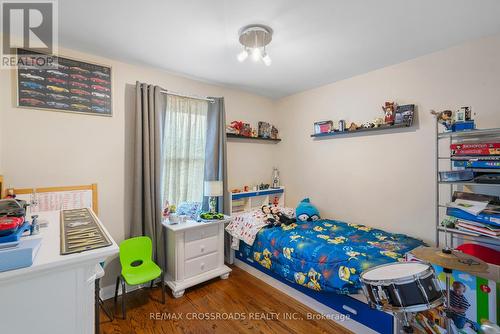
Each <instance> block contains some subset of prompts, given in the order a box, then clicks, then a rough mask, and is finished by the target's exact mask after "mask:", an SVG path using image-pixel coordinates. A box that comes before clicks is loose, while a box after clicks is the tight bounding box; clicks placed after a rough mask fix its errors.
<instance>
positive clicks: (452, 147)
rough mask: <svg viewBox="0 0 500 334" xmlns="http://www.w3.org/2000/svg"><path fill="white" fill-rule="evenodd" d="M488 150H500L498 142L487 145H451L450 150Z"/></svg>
mask: <svg viewBox="0 0 500 334" xmlns="http://www.w3.org/2000/svg"><path fill="white" fill-rule="evenodd" d="M484 148H486V149H488V148H500V142H487V143H457V144H451V145H450V149H452V150H469V149H484Z"/></svg>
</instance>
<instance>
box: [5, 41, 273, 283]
mask: <svg viewBox="0 0 500 334" xmlns="http://www.w3.org/2000/svg"><path fill="white" fill-rule="evenodd" d="M61 54H62V55H66V56H69V57H73V58H76V59H81V60H85V61H90V62H97V63H102V64H106V65H111V66H112V68H113V73H112V75H113V112H114V115H113V117H99V116H87V115H75V114H69V113H62V112H52V111H41V110H34V109H23V108H17V107H15V98H14V96H15V77H14V72H13V71H5V70H3V71H0V87H1V89H0V154H1V160H0V161H1V165H0V171H1V172H2V173H3V175H4V176H5V179H6V180H5V181H6V185H9V186H11V187H43V186H59V185H78V184H89V183H94V182H96V183H98V186H99V215H100V218H101V219H102V221H103V223H104V224H105V225H106V227H107V228H108V230H109V231H110V233H111V234H112V236H113V237H114V238H115V239H116V240H117V241H121V240H122V239H123V238H124V237H126V236H127V235H128V233H129V226H130V223H131V222H130V207H131V201H132V189H131V177H132V163H133V160H132V159H133V136H134V120H135V115H134V112H135V81H136V80H139V81H141V82H147V83H151V84H158V85H160V86H162V87H164V88H166V89H170V90H174V91H179V92H185V93H192V94H197V95H210V96H224V97H225V103H226V114H227V120H228V121H231V120H234V119H241V120H246V121H250V122H253V123H255V124H256V122H257V121H259V120H272V119H273V114H272V110H273V102H272V101H271V100H269V99H267V98H263V97H259V96H256V95H252V94H248V93H244V92H240V91H236V90H232V89H227V88H223V87H220V86H215V85H209V84H205V83H202V82H198V81H194V80H190V79H186V78H182V77H179V76H175V75H172V74H170V73H167V72H165V71H161V70H158V69H154V68H148V67H144V66H135V65H131V64H125V63H122V62H118V61H114V60H111V59H105V58H101V57H96V56H92V55H88V54H82V53H79V52H75V51H71V50H63V51H61ZM277 149H278V148H277V146H276V145H269V144H267V145H264V144H255V143H246V142H242V143H239V142H238V143H233V142H231V143H229V144H228V173H229V180H230V186H231V187H233V186H241V185H243V184H245V183H251V182H257V181H258V182H260V181H270V177H271V172H272V167H273V162H272V158H273V157H274V156H275V155H276V153H277ZM109 268H111V267H108V273H109V275H107V276H108V277H107V280H106V281H105V282H104V285H107V284H111V283H112V282H113V277H112V276H114V277H115V274H116V272H117V271H116V270H117V268H118V267H117V264H116V261H114V263H112V269H109Z"/></svg>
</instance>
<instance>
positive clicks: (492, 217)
mask: <svg viewBox="0 0 500 334" xmlns="http://www.w3.org/2000/svg"><path fill="white" fill-rule="evenodd" d="M490 212H491V213H492V214H490ZM490 212H488V213H484V212H481V213H479V214H477V215H473V214H471V213H468V212H466V211H464V210H461V209H458V208H453V207H451V208H450V207H448V208H446V214H447V215H448V216H452V217H455V218H458V219H462V220H470V221H474V222H478V223H484V224H491V225H494V226H500V213H498V212H497V211H496V210H494V211H490Z"/></svg>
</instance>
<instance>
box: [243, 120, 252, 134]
mask: <svg viewBox="0 0 500 334" xmlns="http://www.w3.org/2000/svg"><path fill="white" fill-rule="evenodd" d="M240 135H241V136H244V137H251V136H252V127H251V126H250V124H248V123H243V127H242V128H241V130H240Z"/></svg>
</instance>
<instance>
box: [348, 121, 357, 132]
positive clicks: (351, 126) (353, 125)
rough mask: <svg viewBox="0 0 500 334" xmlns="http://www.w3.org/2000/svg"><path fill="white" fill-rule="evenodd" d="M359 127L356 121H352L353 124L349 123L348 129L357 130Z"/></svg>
mask: <svg viewBox="0 0 500 334" xmlns="http://www.w3.org/2000/svg"><path fill="white" fill-rule="evenodd" d="M357 129H358V125H357V124H356V123H354V122H352V123H351V125H349V129H347V130H348V131H356V130H357Z"/></svg>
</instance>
